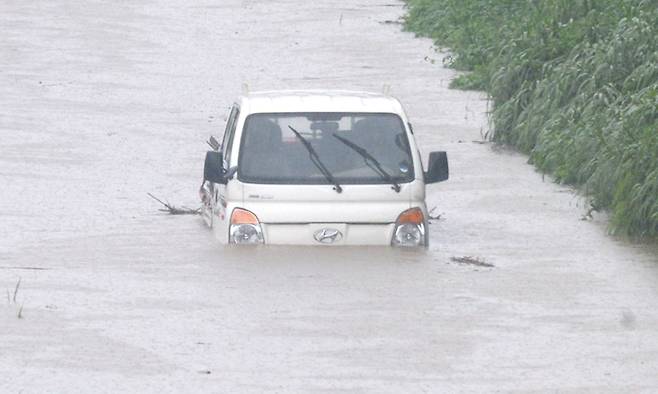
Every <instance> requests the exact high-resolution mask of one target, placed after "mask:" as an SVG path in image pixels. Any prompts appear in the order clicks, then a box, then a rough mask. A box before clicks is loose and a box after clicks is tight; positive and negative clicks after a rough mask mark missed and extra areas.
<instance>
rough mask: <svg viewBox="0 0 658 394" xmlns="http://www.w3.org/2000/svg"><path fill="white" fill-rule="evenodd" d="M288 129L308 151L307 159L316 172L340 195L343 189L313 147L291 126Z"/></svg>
mask: <svg viewBox="0 0 658 394" xmlns="http://www.w3.org/2000/svg"><path fill="white" fill-rule="evenodd" d="M288 128H289V129H290V130H292V132H293V133H295V136H297V138H299V140H300V141H302V143H303V144H304V147H305V148H306V150H307V151H308V155H309V157H310V158H311V162H313V164H315V166H316V167H317V168H318V170H320V172H321V173H322V175H324V177H325V178H326V179H327V180H328V181H329V182H330V183H331V184H333V185H334V190H335V191H336V193H342V192H343V188H342V187H340V185H339V184H338V182H337V181H336V178H334V176H333V175H331V171H329V169H327V166H325V165H324V163H323V162H322V160H320V156H318V154H317V152H316V151H315V149H314V148H313V145H311V143H310V142H308V141H307V140H306V138H304V137H303V136H302V135H301V134H300V133H299V131H297V130H295V129H294V128H293V127H292V126H290V125H288Z"/></svg>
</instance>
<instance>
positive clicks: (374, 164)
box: [332, 133, 400, 193]
mask: <svg viewBox="0 0 658 394" xmlns="http://www.w3.org/2000/svg"><path fill="white" fill-rule="evenodd" d="M332 135H333V136H334V137H336V139H338V141H340V142H342V143H343V144H345V145H347V146H348V147H350V148H351V149H352V150H353V151H355V152H356V153H358V154H359V155H361V157H363V160H364V161H365V163H366V165H367V166H368V167H370V168H371V169H372V170H373V171H374V172H376V173H377V175H379V176H380V177H381V178H382V179H383V180H385V181H386V182H388V183H390V184H391V185H393V186H392V187H391V189H393V190H395V192H396V193H400V185H398V183H397V182H395V180H393V177H392V176H391V175H390V174H389V173H388V172H386V170H385V169H384V168H382V165H381V164H380V163H379V161H378V160H377V159H375V158H374V157H373V156H372V155H371V154H370V153H369V152H368V151H367V150H365V149H364V148H362V147H360V146H359V145H357V144H355V143H354V142H352V141H350V140H348V139H347V138H345V137H341V136H339V135H336V133H333V134H332Z"/></svg>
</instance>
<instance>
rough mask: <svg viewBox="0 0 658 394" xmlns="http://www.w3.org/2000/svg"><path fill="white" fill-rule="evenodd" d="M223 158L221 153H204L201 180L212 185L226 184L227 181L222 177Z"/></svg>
mask: <svg viewBox="0 0 658 394" xmlns="http://www.w3.org/2000/svg"><path fill="white" fill-rule="evenodd" d="M224 172H225V171H224V158H223V156H222V152H217V151H208V152H206V162H205V164H204V165H203V180H204V181H210V182H214V183H222V184H224V185H225V184H226V183H227V181H228V180H227V179H226V176H225V175H224Z"/></svg>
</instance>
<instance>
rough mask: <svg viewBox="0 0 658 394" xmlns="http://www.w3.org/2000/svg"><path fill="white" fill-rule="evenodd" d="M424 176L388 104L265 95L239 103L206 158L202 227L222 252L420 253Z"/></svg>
mask: <svg viewBox="0 0 658 394" xmlns="http://www.w3.org/2000/svg"><path fill="white" fill-rule="evenodd" d="M447 178H448V162H447V156H446V153H445V152H432V153H431V154H430V159H429V166H428V171H424V169H423V165H422V162H421V157H420V153H419V150H418V148H417V146H416V143H415V140H414V136H413V131H412V129H411V125H410V123H409V120H408V119H407V116H406V114H405V113H404V110H403V108H402V105H401V104H400V102H399V101H398V100H397V99H395V98H393V97H390V96H388V95H384V94H375V93H366V92H348V91H268V92H254V93H249V94H245V95H243V96H241V97H240V98H239V99H238V100H237V101H236V102H235V104H234V105H233V107H232V109H231V112H230V115H229V117H228V121H227V125H226V131H225V133H224V136H223V138H222V142H221V144H216V145H215V146H214V149H213V150H211V151H209V152H207V154H206V160H205V166H204V180H203V185H202V187H201V189H200V195H201V199H202V202H203V208H202V212H203V218H204V220H205V222H206V223H207V224H208V225H209V226H210V227H211V228H212V231H213V232H214V234H215V237H216V238H217V239H218V240H219V241H220V242H221V243H224V244H271V245H318V246H335V245H392V246H401V247H426V246H427V245H428V242H429V237H428V230H429V228H428V222H427V218H428V213H427V208H426V206H425V185H426V184H429V183H435V182H440V181H444V180H446V179H447Z"/></svg>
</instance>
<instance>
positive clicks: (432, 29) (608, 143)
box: [406, 0, 658, 240]
mask: <svg viewBox="0 0 658 394" xmlns="http://www.w3.org/2000/svg"><path fill="white" fill-rule="evenodd" d="M407 2H408V15H407V17H406V27H407V29H409V30H411V31H414V32H416V33H417V34H420V35H424V36H428V37H431V38H433V39H434V40H435V42H436V43H437V45H438V46H440V47H448V48H450V50H451V53H452V56H451V57H449V58H447V59H446V60H445V62H446V63H447V64H448V65H449V66H451V67H454V68H455V69H458V70H463V71H468V72H467V73H464V74H463V75H461V76H460V77H458V78H456V79H455V80H454V81H453V83H452V86H453V87H455V88H462V89H482V90H486V91H487V92H488V94H489V95H490V98H491V100H492V104H493V108H492V112H491V118H490V119H491V124H492V133H491V135H492V139H493V140H494V141H497V142H500V143H504V144H509V145H513V146H515V147H516V148H518V149H519V150H521V151H523V152H526V153H528V154H529V155H530V161H531V162H532V163H533V164H534V165H536V166H537V167H538V168H539V169H540V170H541V171H544V172H547V173H550V174H552V175H553V176H554V177H555V179H556V180H557V181H558V182H563V183H568V184H573V185H576V186H579V187H581V188H582V189H583V190H584V192H585V193H586V194H587V195H588V196H589V197H590V199H591V202H592V206H593V207H594V208H595V209H605V210H609V212H610V214H611V231H612V232H613V233H618V234H626V235H631V236H634V237H640V238H651V239H654V240H655V239H658V0H542V1H537V0H526V1H518V0H407Z"/></svg>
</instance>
